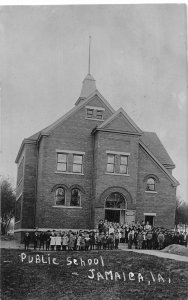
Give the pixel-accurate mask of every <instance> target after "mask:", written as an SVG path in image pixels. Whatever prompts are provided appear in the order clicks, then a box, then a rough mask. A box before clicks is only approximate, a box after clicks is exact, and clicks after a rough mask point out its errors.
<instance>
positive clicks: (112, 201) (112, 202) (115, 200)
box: [105, 193, 125, 209]
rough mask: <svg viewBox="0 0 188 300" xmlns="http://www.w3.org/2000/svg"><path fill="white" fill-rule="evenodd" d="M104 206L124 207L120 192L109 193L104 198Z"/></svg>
mask: <svg viewBox="0 0 188 300" xmlns="http://www.w3.org/2000/svg"><path fill="white" fill-rule="evenodd" d="M105 208H111V209H112V208H113V209H115V208H121V209H125V199H124V197H123V196H122V195H121V194H120V193H111V194H110V195H109V196H108V198H107V199H106V203H105Z"/></svg>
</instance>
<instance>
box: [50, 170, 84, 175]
mask: <svg viewBox="0 0 188 300" xmlns="http://www.w3.org/2000/svg"><path fill="white" fill-rule="evenodd" d="M55 173H56V174H67V175H82V176H83V175H84V173H76V172H75V173H74V172H61V171H55Z"/></svg>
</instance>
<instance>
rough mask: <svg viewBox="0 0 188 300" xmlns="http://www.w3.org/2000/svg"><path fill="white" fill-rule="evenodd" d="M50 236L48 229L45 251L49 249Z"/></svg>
mask: <svg viewBox="0 0 188 300" xmlns="http://www.w3.org/2000/svg"><path fill="white" fill-rule="evenodd" d="M50 236H51V232H50V230H48V231H47V232H46V251H49V250H50Z"/></svg>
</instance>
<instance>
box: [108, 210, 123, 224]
mask: <svg viewBox="0 0 188 300" xmlns="http://www.w3.org/2000/svg"><path fill="white" fill-rule="evenodd" d="M105 220H107V221H108V222H115V223H119V221H120V210H111V209H106V210H105Z"/></svg>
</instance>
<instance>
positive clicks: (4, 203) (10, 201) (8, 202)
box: [1, 178, 16, 234]
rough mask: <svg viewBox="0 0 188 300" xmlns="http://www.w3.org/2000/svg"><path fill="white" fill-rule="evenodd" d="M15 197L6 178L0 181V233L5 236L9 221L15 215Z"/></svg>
mask: <svg viewBox="0 0 188 300" xmlns="http://www.w3.org/2000/svg"><path fill="white" fill-rule="evenodd" d="M15 203H16V195H15V192H14V189H13V187H12V185H11V182H10V180H9V179H7V178H3V179H2V180H1V233H2V234H6V233H7V229H8V226H9V224H10V221H11V219H12V218H13V217H14V215H15Z"/></svg>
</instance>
